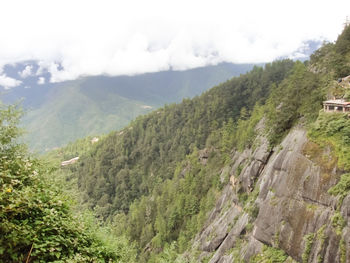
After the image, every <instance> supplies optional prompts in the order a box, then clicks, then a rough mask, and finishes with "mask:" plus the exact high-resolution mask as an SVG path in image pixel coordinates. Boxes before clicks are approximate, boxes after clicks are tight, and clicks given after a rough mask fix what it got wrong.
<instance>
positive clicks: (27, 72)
mask: <svg viewBox="0 0 350 263" xmlns="http://www.w3.org/2000/svg"><path fill="white" fill-rule="evenodd" d="M32 70H33V66H31V65H27V66H26V67H25V68H24V70H23V71H22V72H18V75H20V77H21V78H22V79H25V78H27V77H29V76H31V75H32V74H33V73H32Z"/></svg>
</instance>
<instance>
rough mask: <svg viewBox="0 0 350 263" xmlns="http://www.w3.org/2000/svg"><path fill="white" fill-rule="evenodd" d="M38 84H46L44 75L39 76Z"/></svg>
mask: <svg viewBox="0 0 350 263" xmlns="http://www.w3.org/2000/svg"><path fill="white" fill-rule="evenodd" d="M38 84H39V85H42V84H45V78H44V77H39V79H38Z"/></svg>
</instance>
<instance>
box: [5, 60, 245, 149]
mask: <svg viewBox="0 0 350 263" xmlns="http://www.w3.org/2000/svg"><path fill="white" fill-rule="evenodd" d="M26 67H32V71H33V72H35V71H36V70H38V69H37V68H38V66H37V65H36V64H35V62H33V61H32V62H31V61H29V62H28V63H27V64H26ZM251 68H252V65H250V64H240V65H239V64H238V65H235V64H230V63H221V64H219V65H216V66H207V67H202V68H197V69H191V70H185V71H164V72H157V73H148V74H142V75H136V76H118V77H108V76H96V77H84V78H81V79H79V80H74V81H67V82H63V83H49V82H48V79H49V78H50V74H49V73H47V72H46V73H45V72H44V73H42V75H38V76H37V75H30V76H28V77H26V78H25V79H22V81H23V83H22V84H21V85H20V86H19V87H16V88H13V89H10V90H5V91H3V92H4V94H3V96H2V97H1V100H2V101H4V102H6V103H13V102H16V101H18V100H19V99H21V98H22V99H23V102H22V104H23V106H24V108H25V109H26V112H27V113H26V115H25V116H24V118H23V126H24V127H25V129H26V130H27V132H28V134H27V136H26V141H27V142H28V143H29V145H30V148H31V149H32V150H38V151H44V150H49V149H52V148H54V147H58V146H62V145H65V144H67V143H68V142H70V141H74V140H76V139H78V138H82V137H85V136H88V135H94V134H102V133H108V132H110V131H112V130H117V129H120V128H122V127H125V126H126V125H127V124H128V123H129V122H130V121H131V120H133V119H134V118H136V117H137V116H139V115H141V114H145V113H148V112H150V111H152V110H154V109H156V108H158V107H161V106H163V105H164V104H167V103H174V102H180V101H181V100H182V99H183V98H189V97H190V98H191V97H194V96H196V95H199V94H201V93H202V92H203V91H205V90H207V89H209V88H210V87H212V86H215V85H217V84H219V83H220V82H222V81H225V80H227V79H229V78H232V77H233V76H237V75H239V74H242V73H245V72H246V71H248V70H250V69H251ZM22 70H24V65H16V66H7V67H5V72H6V73H7V74H8V75H9V76H11V77H15V78H18V74H19V72H21V71H22ZM38 78H44V79H45V80H46V82H45V83H43V84H40V85H39V84H38V83H37V81H38ZM0 91H1V90H0ZM38 137H40V138H41V140H37V138H38Z"/></svg>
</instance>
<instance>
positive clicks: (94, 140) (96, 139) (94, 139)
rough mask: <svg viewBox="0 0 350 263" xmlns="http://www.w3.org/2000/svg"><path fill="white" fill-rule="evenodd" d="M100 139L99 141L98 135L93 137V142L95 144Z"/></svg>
mask: <svg viewBox="0 0 350 263" xmlns="http://www.w3.org/2000/svg"><path fill="white" fill-rule="evenodd" d="M98 141H99V138H98V137H94V138H92V140H91V143H92V144H94V143H95V142H98Z"/></svg>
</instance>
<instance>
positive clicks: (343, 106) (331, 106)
mask: <svg viewBox="0 0 350 263" xmlns="http://www.w3.org/2000/svg"><path fill="white" fill-rule="evenodd" d="M323 110H324V111H325V112H343V113H350V102H348V101H345V100H343V99H334V100H326V101H324V102H323Z"/></svg>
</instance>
